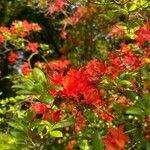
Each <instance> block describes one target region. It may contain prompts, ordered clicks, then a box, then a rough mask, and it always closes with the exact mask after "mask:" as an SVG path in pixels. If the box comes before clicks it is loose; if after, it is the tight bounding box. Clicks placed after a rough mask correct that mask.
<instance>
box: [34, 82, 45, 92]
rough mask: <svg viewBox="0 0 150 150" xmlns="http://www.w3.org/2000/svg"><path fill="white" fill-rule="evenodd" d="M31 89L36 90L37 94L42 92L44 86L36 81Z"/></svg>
mask: <svg viewBox="0 0 150 150" xmlns="http://www.w3.org/2000/svg"><path fill="white" fill-rule="evenodd" d="M32 91H33V92H36V93H38V94H43V92H44V87H43V85H42V84H41V83H36V84H35V85H34V87H33V88H32Z"/></svg>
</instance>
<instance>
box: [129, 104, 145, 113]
mask: <svg viewBox="0 0 150 150" xmlns="http://www.w3.org/2000/svg"><path fill="white" fill-rule="evenodd" d="M126 114H131V115H143V114H144V111H143V110H142V109H141V108H138V107H134V106H133V107H130V108H128V109H127V110H126Z"/></svg>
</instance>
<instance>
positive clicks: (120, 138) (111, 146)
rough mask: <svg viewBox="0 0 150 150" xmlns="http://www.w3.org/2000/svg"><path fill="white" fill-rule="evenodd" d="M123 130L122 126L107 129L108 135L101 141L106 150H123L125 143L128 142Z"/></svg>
mask: <svg viewBox="0 0 150 150" xmlns="http://www.w3.org/2000/svg"><path fill="white" fill-rule="evenodd" d="M123 130H124V126H123V125H121V126H119V127H116V128H109V129H108V133H107V135H106V136H105V138H104V139H103V141H104V144H105V146H106V150H117V149H119V150H124V148H125V143H126V142H128V141H129V137H128V136H127V135H126V134H125V133H124V131H123Z"/></svg>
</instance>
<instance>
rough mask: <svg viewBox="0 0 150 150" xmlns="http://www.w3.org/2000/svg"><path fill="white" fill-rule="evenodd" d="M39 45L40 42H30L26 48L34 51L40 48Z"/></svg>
mask: <svg viewBox="0 0 150 150" xmlns="http://www.w3.org/2000/svg"><path fill="white" fill-rule="evenodd" d="M39 47H40V45H39V43H37V42H29V43H28V45H27V46H26V49H27V50H29V51H32V52H33V53H34V52H36V51H37V50H38V48H39Z"/></svg>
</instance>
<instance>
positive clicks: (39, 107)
mask: <svg viewBox="0 0 150 150" xmlns="http://www.w3.org/2000/svg"><path fill="white" fill-rule="evenodd" d="M32 109H33V110H34V111H35V112H36V113H37V114H45V113H46V112H47V110H48V107H47V106H46V105H45V104H43V103H34V104H32Z"/></svg>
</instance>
